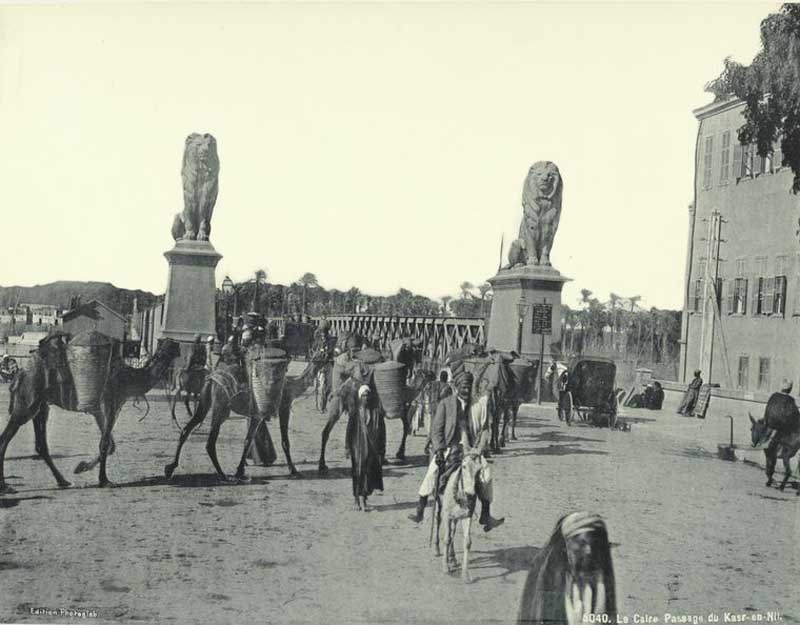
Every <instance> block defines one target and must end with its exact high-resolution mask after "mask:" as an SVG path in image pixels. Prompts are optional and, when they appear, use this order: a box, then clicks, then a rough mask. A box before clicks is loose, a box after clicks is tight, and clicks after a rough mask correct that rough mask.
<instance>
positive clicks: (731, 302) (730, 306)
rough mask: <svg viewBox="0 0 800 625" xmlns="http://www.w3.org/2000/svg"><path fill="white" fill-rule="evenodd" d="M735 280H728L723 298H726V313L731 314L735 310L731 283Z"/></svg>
mask: <svg viewBox="0 0 800 625" xmlns="http://www.w3.org/2000/svg"><path fill="white" fill-rule="evenodd" d="M735 283H736V280H728V284H727V285H726V286H727V289H725V299H726V300H728V307H727V308H728V314H729V315H731V314H733V312H734V311H735V305H736V300H735V298H734V297H733V285H734V284H735Z"/></svg>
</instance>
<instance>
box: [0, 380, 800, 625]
mask: <svg viewBox="0 0 800 625" xmlns="http://www.w3.org/2000/svg"><path fill="white" fill-rule="evenodd" d="M7 400H8V395H7V385H4V386H3V387H2V388H0V415H2V416H0V421H2V422H3V423H4V417H5V414H6V406H7ZM141 415H142V413H141V412H139V411H138V410H137V409H135V408H133V407H132V406H130V405H129V406H126V408H125V409H124V410H123V414H122V416H121V418H120V421H119V423H118V425H117V428H116V430H115V437H116V440H117V445H118V447H117V452H116V454H115V455H114V456H112V457H111V459H110V461H109V476H110V478H111V479H112V480H114V481H115V482H116V483H117V485H118V487H117V488H115V489H108V490H104V489H98V488H97V487H96V480H97V473H96V471H95V472H93V473H88V474H86V473H84V474H81V475H72V469H73V468H74V467H75V465H76V464H77V463H78V462H79V461H80V460H88V459H90V458H91V457H92V456H93V455H94V454H95V451H96V449H97V444H98V440H99V435H98V432H97V430H96V426H95V425H94V422H93V420H92V418H91V417H89V416H88V415H84V414H76V413H66V412H62V411H59V410H57V409H56V410H53V411H52V416H51V420H50V428H49V441H50V447H51V451H52V452H53V455H54V458H55V461H56V464H57V465H58V466H59V467H60V468H61V469H62V471H63V472H64V473H65V475H66V474H69V479H71V480H72V481H73V483H74V487H73V488H72V489H69V490H58V489H57V488H55V482H54V480H53V479H52V476H51V475H50V472H49V471H48V469H47V467H46V466H45V465H44V463H43V462H42V461H41V460H39V459H38V458H37V457H36V456H35V454H34V443H33V428H32V426H31V425H27V426H26V427H25V428H24V429H23V430H21V432H20V434H19V435H18V436H17V438H16V439H15V440H14V441H13V443H12V444H11V446H10V449H9V452H8V454H7V459H6V474H7V476H8V482H9V483H10V484H11V485H12V486H13V487H15V488H16V489H17V490H18V493H17V494H15V495H7V496H3V497H0V622H37V623H66V622H75V621H80V620H88V619H82V618H80V617H73V618H71V617H69V616H64V615H62V616H59V615H58V612H57V611H58V610H59V609H73V610H93V611H95V612H96V614H97V616H96V618H93V619H92V620H93V621H94V622H109V621H119V620H134V621H149V622H159V623H232V622H254V623H331V624H339V623H379V622H380V623H490V622H512V621H513V620H514V617H515V614H516V610H517V605H518V602H519V596H520V592H521V589H522V585H523V582H524V579H525V574H526V571H527V569H528V566H529V564H530V562H531V559H532V557H533V555H534V554H535V553H536V551H537V549H539V548H541V546H542V545H543V544H544V543H545V542H546V541H547V539H548V536H549V534H550V532H551V531H552V528H553V526H554V524H555V523H556V521H557V519H558V518H559V517H560V516H562V515H563V514H565V513H567V512H569V511H573V510H577V509H586V510H590V511H593V512H597V513H599V514H601V515H603V516H604V517H605V519H606V521H607V524H608V528H609V534H610V538H611V540H612V543H613V548H612V553H613V557H614V569H615V572H616V579H617V597H618V604H619V605H618V608H619V613H620V616H621V617H622V616H628V617H629V618H630V619H631V623H632V622H634V621H633V619H634V617H635V616H637V615H638V616H640V617H641V616H644V615H652V616H656V617H658V618H659V619H660V621H659V622H662V623H663V622H664V615H665V613H670V614H673V615H688V616H690V617H691V616H702V617H703V618H704V621H703V622H708V621H707V617H708V615H709V614H710V613H716V614H717V615H718V616H719V617H720V622H725V620H724V618H725V613H726V612H727V613H731V614H744V615H747V616H748V618H747V621H748V622H753V621H757V615H759V614H760V615H763V616H764V618H765V619H766V618H767V612H768V611H779V612H780V618H781V619H783V620H785V621H791V620H795V619H796V618H797V617H798V616H799V615H800V598H799V597H800V594H798V588H797V581H798V579H800V549H798V547H797V545H798V539H800V514H798V510H800V497H796V496H795V491H794V490H791V492H789V491H788V490H787V492H786V493H780V492H778V491H777V490H775V489H767V488H765V487H764V478H763V475H762V474H761V473H760V472H759V471H756V470H754V469H753V468H751V467H748V466H745V465H743V464H741V463H737V464H730V463H724V462H722V461H720V460H717V459H715V458H714V457H712V456H711V455H710V454H708V453H706V452H700V451H697V449H696V448H694V447H691V446H687V444H686V443H685V442H682V441H681V440H679V439H675V438H671V437H669V436H665V435H664V433H663V430H657V429H656V428H648V421H647V419H653V418H655V419H661V418H666V417H665V416H662V415H659V414H658V413H650V414H649V415H648V416H647V417H646V418H643V419H635V420H634V421H636V423H635V424H634V426H633V428H632V430H631V431H630V432H617V431H615V432H610V431H607V430H599V429H593V428H589V427H582V426H576V427H572V428H569V429H568V428H567V427H566V426H565V425H564V424H563V423H560V422H559V421H558V420H557V419H556V418H555V414H554V411H542V410H538V411H537V410H533V409H531V408H528V409H523V414H522V416H521V419H520V421H521V423H520V427H519V428H518V436H519V440H518V441H516V442H514V443H512V444H511V445H510V446H509V447H507V448H506V450H505V452H504V453H503V454H501V455H499V456H495V457H494V458H493V460H492V461H493V463H494V471H495V475H496V486H495V498H496V503H495V505H494V507H493V514H494V515H495V516H504V517H505V519H506V522H505V524H504V525H503V526H501V527H499V528H497V529H495V530H494V531H492V532H490V533H488V534H485V533H484V532H483V531H482V530H481V528H480V527H477V526H476V527H477V531H475V532H474V535H473V552H472V559H471V563H472V572H473V578H474V582H473V583H472V584H470V585H465V584H463V583H462V581H461V579H460V578H459V577H458V576H457V575H453V576H447V575H446V574H444V573H442V571H441V561H440V560H439V559H436V558H434V556H433V554H432V551H431V550H430V549H429V548H428V534H429V530H430V525H429V523H428V518H426V522H425V523H423V524H422V525H421V526H418V525H416V524H414V523H412V522H411V521H409V520H408V518H407V516H408V514H409V513H411V512H412V510H413V508H414V502H415V500H416V489H417V487H418V485H419V482H420V480H421V478H422V476H423V473H424V468H423V467H424V463H425V459H424V458H423V456H422V451H423V444H424V439H423V438H422V437H421V436H419V437H416V438H412V439H410V448H409V461H410V462H409V463H408V464H405V465H402V466H400V465H395V464H393V465H392V466H389V467H386V469H385V474H384V477H385V486H386V490H385V492H384V493H383V494H382V495H377V496H374V497H372V498H371V499H370V503H371V504H372V510H371V511H370V512H367V513H362V512H357V511H354V510H353V509H352V498H351V496H350V480H349V468H348V467H349V463H348V461H346V459H345V457H344V450H343V440H344V431H345V428H344V424H342V423H340V424H339V425H337V426H336V429H335V430H334V432H333V435H332V438H331V441H330V444H329V447H328V464H329V466H330V467H331V470H330V472H329V474H328V475H327V476H325V477H322V476H320V475H319V474H318V473H317V470H316V460H317V457H318V454H319V437H320V432H321V429H322V425H323V423H324V417H323V416H322V415H320V414H319V413H318V412H317V411H316V410H315V409H314V400H313V397H307V398H304V399H301V400H299V401H297V402H296V403H295V406H294V414H293V419H292V423H291V432H290V436H291V443H292V452H293V457H294V459H295V462H296V463H297V465H298V468H299V470H300V471H301V473H302V475H303V478H302V479H291V478H290V477H289V475H288V471H287V470H286V466H285V464H284V459H283V456H282V454H281V453H280V451H279V461H278V463H277V464H276V465H274V466H272V467H269V468H260V467H249V468H248V470H249V475H250V476H251V477H252V478H253V479H252V482H251V483H249V484H246V485H228V484H220V483H218V481H217V480H216V478H215V477H214V476H213V469H212V467H211V463H210V461H209V459H208V457H207V455H206V453H205V436H204V435H205V434H207V432H208V430H207V426H203V427H201V428H200V430H199V432H198V433H196V434H194V435H193V436H192V437H191V438H190V439H189V441H188V442H187V444H186V446H185V447H184V451H183V456H182V460H181V465H180V467H179V468H178V471H177V472H176V475H175V477H174V478H173V479H172V480H171V481H166V479H165V478H164V477H163V467H164V465H165V464H166V463H167V462H168V460H169V458H170V457H171V456H172V454H173V452H174V448H175V444H176V442H177V437H178V432H177V430H176V429H175V426H174V425H173V424H172V423H171V421H170V419H169V417H168V412H167V408H166V404H165V403H163V402H157V403H156V402H153V403H151V412H150V414H149V415H148V416H147V418H146V419H145V420H144V421H142V422H139V418H140V417H141ZM180 417H181V421H182V422H185V421H186V416H185V414H182V413H181V414H180ZM276 425H277V424H272V425H271V426H270V430H271V432H272V434H273V436H274V437H275V439H276V443H277V442H278V439H279V435H278V432H277V427H276ZM244 432H245V421H244V420H242V419H232V420H230V421H229V422H228V423H226V424H225V425H224V426H223V429H222V434H221V436H220V439H219V442H218V449H219V453H220V460H221V462H222V465H223V467H224V468H225V469H226V470H227V471H229V472H233V471H234V470H235V466H236V462H237V460H238V456H239V454H240V451H241V444H242V440H243V437H244ZM388 435H389V447H390V449H394V448H396V446H397V443H398V441H399V437H400V425H399V423H397V422H390V423H389V425H388ZM428 513H430V509H429V510H428ZM458 557H459V561H460V553H459V554H458ZM37 609H47V610H53V611H56V613H55V615H48V614H46V613H44V614H43V613H41V612H39V613H32V611H33V612H36V610H37Z"/></svg>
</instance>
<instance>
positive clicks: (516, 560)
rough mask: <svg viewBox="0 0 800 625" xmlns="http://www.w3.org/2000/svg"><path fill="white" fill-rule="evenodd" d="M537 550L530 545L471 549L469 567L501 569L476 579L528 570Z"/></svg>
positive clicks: (493, 577) (502, 576)
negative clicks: (486, 549)
mask: <svg viewBox="0 0 800 625" xmlns="http://www.w3.org/2000/svg"><path fill="white" fill-rule="evenodd" d="M539 551H541V548H539V547H531V546H523V547H508V548H506V549H497V550H495V551H473V552H472V554H473V557H472V558H471V559H470V569H472V570H473V571H480V570H487V569H488V570H491V569H497V568H499V569H501V571H500V572H498V573H496V574H494V575H486V576H485V577H484V576H481V577H480V578H476V581H484V580H489V579H497V578H505V577H507V576H508V575H511V574H512V573H518V572H520V571H528V570H530V568H531V564H533V559H534V558H535V557H536V554H537V553H539Z"/></svg>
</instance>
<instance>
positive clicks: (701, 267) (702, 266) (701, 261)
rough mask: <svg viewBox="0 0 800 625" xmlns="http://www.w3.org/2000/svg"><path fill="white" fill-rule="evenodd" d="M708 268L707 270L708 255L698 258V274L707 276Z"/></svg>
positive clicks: (703, 276)
mask: <svg viewBox="0 0 800 625" xmlns="http://www.w3.org/2000/svg"><path fill="white" fill-rule="evenodd" d="M706 270H707V263H706V257H705V256H701V257H700V258H698V259H697V275H698V276H699V277H700V278H705V277H706Z"/></svg>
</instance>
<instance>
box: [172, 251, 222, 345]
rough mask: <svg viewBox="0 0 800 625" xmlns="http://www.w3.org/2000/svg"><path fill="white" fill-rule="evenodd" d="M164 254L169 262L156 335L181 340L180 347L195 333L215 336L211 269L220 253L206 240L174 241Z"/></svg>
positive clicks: (214, 282)
mask: <svg viewBox="0 0 800 625" xmlns="http://www.w3.org/2000/svg"><path fill="white" fill-rule="evenodd" d="M164 256H166V258H167V262H168V263H169V278H168V279H167V295H166V299H165V300H164V323H163V325H162V328H161V331H160V333H159V335H158V337H157V338H171V339H175V340H176V341H180V342H181V344H182V345H181V347H182V349H181V351H182V352H186V351H188V345H189V344H191V343H192V342H193V340H194V336H195V335H196V334H201V335H203V337H204V339H205V337H208V336H214V337H216V319H215V310H214V299H215V296H216V289H217V283H216V280H215V278H214V269H215V268H216V266H217V263H218V262H219V260H220V258H222V255H221V254H219V253H217V251H216V250H215V249H214V246H213V245H211V243H209V242H208V241H178V242H176V243H175V247H173V248H172V249H171V250H169V251H168V252H164Z"/></svg>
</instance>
